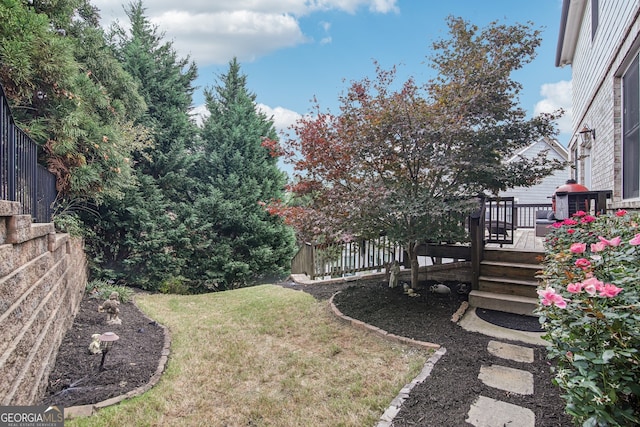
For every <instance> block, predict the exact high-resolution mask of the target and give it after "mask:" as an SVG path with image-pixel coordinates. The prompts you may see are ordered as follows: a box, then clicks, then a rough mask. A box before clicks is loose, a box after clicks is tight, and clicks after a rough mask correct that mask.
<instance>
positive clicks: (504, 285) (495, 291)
mask: <svg viewBox="0 0 640 427" xmlns="http://www.w3.org/2000/svg"><path fill="white" fill-rule="evenodd" d="M543 256H544V252H540V251H535V250H527V251H523V250H516V249H498V248H485V251H484V260H483V261H482V262H481V264H480V277H479V278H478V289H477V290H473V291H471V293H470V294H469V305H470V306H472V307H477V308H486V309H490V310H498V311H504V312H507V313H515V314H524V315H528V316H534V314H533V310H534V309H535V308H536V307H537V306H538V294H537V293H536V291H537V289H538V280H537V279H536V277H535V276H536V274H537V273H538V272H539V271H540V270H541V269H542V266H541V264H540V262H541V259H542V258H541V257H543Z"/></svg>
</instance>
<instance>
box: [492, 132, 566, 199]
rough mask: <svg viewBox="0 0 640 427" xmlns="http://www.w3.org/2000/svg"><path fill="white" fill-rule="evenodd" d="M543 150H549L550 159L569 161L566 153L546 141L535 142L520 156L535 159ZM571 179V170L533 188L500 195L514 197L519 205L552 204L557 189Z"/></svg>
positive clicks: (544, 180) (519, 189) (515, 189)
mask: <svg viewBox="0 0 640 427" xmlns="http://www.w3.org/2000/svg"><path fill="white" fill-rule="evenodd" d="M543 150H549V151H548V153H547V158H548V159H557V160H560V161H562V162H564V161H566V160H567V154H566V153H559V152H558V151H556V150H555V149H554V148H553V147H551V146H550V145H549V144H548V143H547V142H546V141H545V140H544V139H541V140H539V141H537V142H534V143H533V144H531V145H530V146H529V147H527V149H526V150H524V151H523V152H521V153H520V154H521V155H522V156H524V157H527V158H533V157H535V156H536V155H538V153H540V152H541V151H543ZM568 178H569V169H568V168H565V169H562V170H559V171H556V172H555V173H554V174H553V175H549V176H547V177H546V178H544V179H543V180H542V181H541V182H540V183H538V184H536V185H534V186H531V187H515V188H511V189H509V190H507V191H503V192H501V193H500V196H501V197H511V196H512V197H514V198H515V199H516V203H518V204H547V203H551V195H553V193H554V191H555V190H556V188H558V187H559V186H560V185H562V184H564V183H565V182H566V181H567V179H568Z"/></svg>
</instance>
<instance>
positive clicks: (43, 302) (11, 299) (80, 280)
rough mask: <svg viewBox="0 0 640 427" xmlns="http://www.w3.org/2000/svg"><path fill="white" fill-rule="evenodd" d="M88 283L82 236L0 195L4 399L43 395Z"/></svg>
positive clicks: (21, 401)
mask: <svg viewBox="0 0 640 427" xmlns="http://www.w3.org/2000/svg"><path fill="white" fill-rule="evenodd" d="M86 283H87V268H86V257H85V254H84V247H83V242H82V241H81V240H80V239H72V238H70V237H69V235H68V234H61V233H56V232H55V229H54V226H53V224H52V223H46V224H35V223H32V221H31V216H30V215H21V214H20V205H19V204H18V203H16V202H8V201H0V378H2V381H1V382H0V405H30V404H35V403H37V402H38V401H39V399H40V398H41V396H42V395H43V393H44V391H45V389H46V387H47V382H48V377H49V374H50V372H51V369H52V368H53V364H54V362H55V358H56V355H57V353H58V347H59V345H60V342H61V341H62V338H63V336H64V334H65V332H66V331H67V329H68V328H69V327H70V326H71V325H72V323H73V318H74V316H75V314H76V313H77V311H78V308H79V306H80V301H81V299H82V295H83V292H84V290H85V287H86Z"/></svg>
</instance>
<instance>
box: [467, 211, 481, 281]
mask: <svg viewBox="0 0 640 427" xmlns="http://www.w3.org/2000/svg"><path fill="white" fill-rule="evenodd" d="M483 219H484V202H483V204H482V207H481V208H480V209H478V210H477V211H475V212H473V213H472V214H471V215H469V234H470V237H471V289H472V290H477V289H478V278H479V277H480V262H481V261H482V257H483V252H484V224H483V222H484V221H483Z"/></svg>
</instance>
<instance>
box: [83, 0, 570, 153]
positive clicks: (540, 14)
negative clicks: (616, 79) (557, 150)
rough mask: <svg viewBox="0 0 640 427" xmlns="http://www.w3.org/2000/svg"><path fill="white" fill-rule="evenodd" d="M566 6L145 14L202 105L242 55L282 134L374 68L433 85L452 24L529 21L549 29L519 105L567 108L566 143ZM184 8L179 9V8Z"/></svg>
mask: <svg viewBox="0 0 640 427" xmlns="http://www.w3.org/2000/svg"><path fill="white" fill-rule="evenodd" d="M128 3H129V1H128V0H127V1H121V0H94V1H93V4H95V5H96V6H97V7H98V8H99V9H100V10H101V12H102V16H103V25H107V24H108V23H109V22H110V21H112V20H113V19H118V20H119V21H120V22H121V24H126V22H127V19H126V17H124V13H123V4H128ZM561 4H562V1H561V0H538V1H536V2H532V1H517V0H515V1H514V0H489V1H478V0H449V1H444V0H440V1H434V0H233V1H230V0H181V1H180V2H175V1H174V0H171V1H170V0H147V1H146V2H144V3H143V5H144V6H145V7H146V15H147V17H148V18H149V19H150V20H151V22H153V23H154V24H155V25H157V26H158V29H159V30H160V31H162V32H164V33H165V37H166V40H167V41H172V42H173V45H174V48H176V50H177V51H178V52H179V54H180V55H181V56H183V57H184V56H187V55H189V56H190V57H191V59H192V60H194V61H195V62H196V63H197V65H198V69H199V78H198V80H197V81H196V85H198V86H200V89H199V90H198V91H197V92H196V94H195V97H194V102H195V104H196V105H195V107H199V106H200V105H201V104H202V103H203V102H204V99H203V95H202V88H203V87H211V86H212V85H215V84H216V83H217V79H218V76H219V75H220V74H221V73H225V72H226V71H227V69H228V62H229V60H231V58H233V57H234V56H235V57H237V58H238V60H239V62H240V63H241V66H242V68H241V69H242V72H243V73H244V74H246V75H247V80H248V88H249V90H251V91H252V92H254V93H255V94H256V96H257V99H256V101H257V102H258V103H259V104H260V106H261V108H262V109H263V110H264V111H265V112H267V113H268V114H270V115H273V117H274V120H275V123H276V127H278V128H279V129H284V128H286V127H287V126H288V125H290V124H291V123H293V122H294V121H295V120H296V118H298V117H300V115H303V114H306V113H308V112H309V111H310V108H311V99H312V98H313V97H314V96H315V97H317V98H318V100H319V101H320V105H321V107H322V108H323V109H325V110H326V109H329V110H331V111H332V112H338V106H339V105H338V97H339V95H340V94H341V93H342V92H343V91H345V90H346V89H347V87H348V84H349V82H350V81H353V80H359V79H361V78H363V77H366V76H372V75H373V74H374V65H373V61H374V60H376V61H378V62H379V63H380V64H381V65H382V66H383V68H389V67H391V66H394V65H396V66H397V67H398V74H399V76H400V77H402V79H403V80H404V79H405V78H406V77H408V76H413V77H415V79H416V80H417V81H418V82H426V81H427V79H429V77H431V76H432V75H433V74H432V73H433V71H432V69H431V68H430V67H429V65H428V62H427V61H428V58H429V57H430V56H431V50H430V49H431V44H432V43H433V42H434V41H435V40H437V39H440V38H448V33H447V26H446V18H447V16H449V15H453V16H459V17H462V18H464V19H465V20H467V21H470V22H471V23H473V24H476V25H478V26H479V27H483V26H485V25H487V24H488V23H490V22H491V21H495V20H498V21H499V22H501V23H514V22H521V23H524V22H527V21H531V22H533V24H534V25H535V27H536V28H540V29H541V31H542V45H541V46H540V48H539V49H538V54H537V57H536V59H535V61H534V62H532V63H531V64H528V65H527V66H526V67H525V68H524V69H523V70H521V71H519V72H518V73H517V74H516V75H515V76H514V77H515V79H516V80H518V81H519V82H520V83H522V84H523V86H524V89H523V92H522V93H521V96H520V102H521V106H522V107H523V108H524V109H525V110H527V111H528V112H529V114H530V115H534V114H537V113H539V112H542V111H545V112H546V111H551V110H554V109H556V108H558V107H562V108H564V109H565V110H566V111H567V114H566V116H565V118H564V119H563V120H562V121H561V122H560V123H559V127H560V129H561V131H562V132H561V134H560V135H559V140H560V142H561V143H562V144H564V145H566V144H567V142H568V140H569V134H568V132H570V124H571V84H570V80H571V70H570V68H568V67H567V68H564V69H563V68H557V67H555V65H554V64H555V53H556V44H557V39H558V30H559V24H560V13H561ZM177 5H179V6H180V9H176V6H177Z"/></svg>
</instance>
